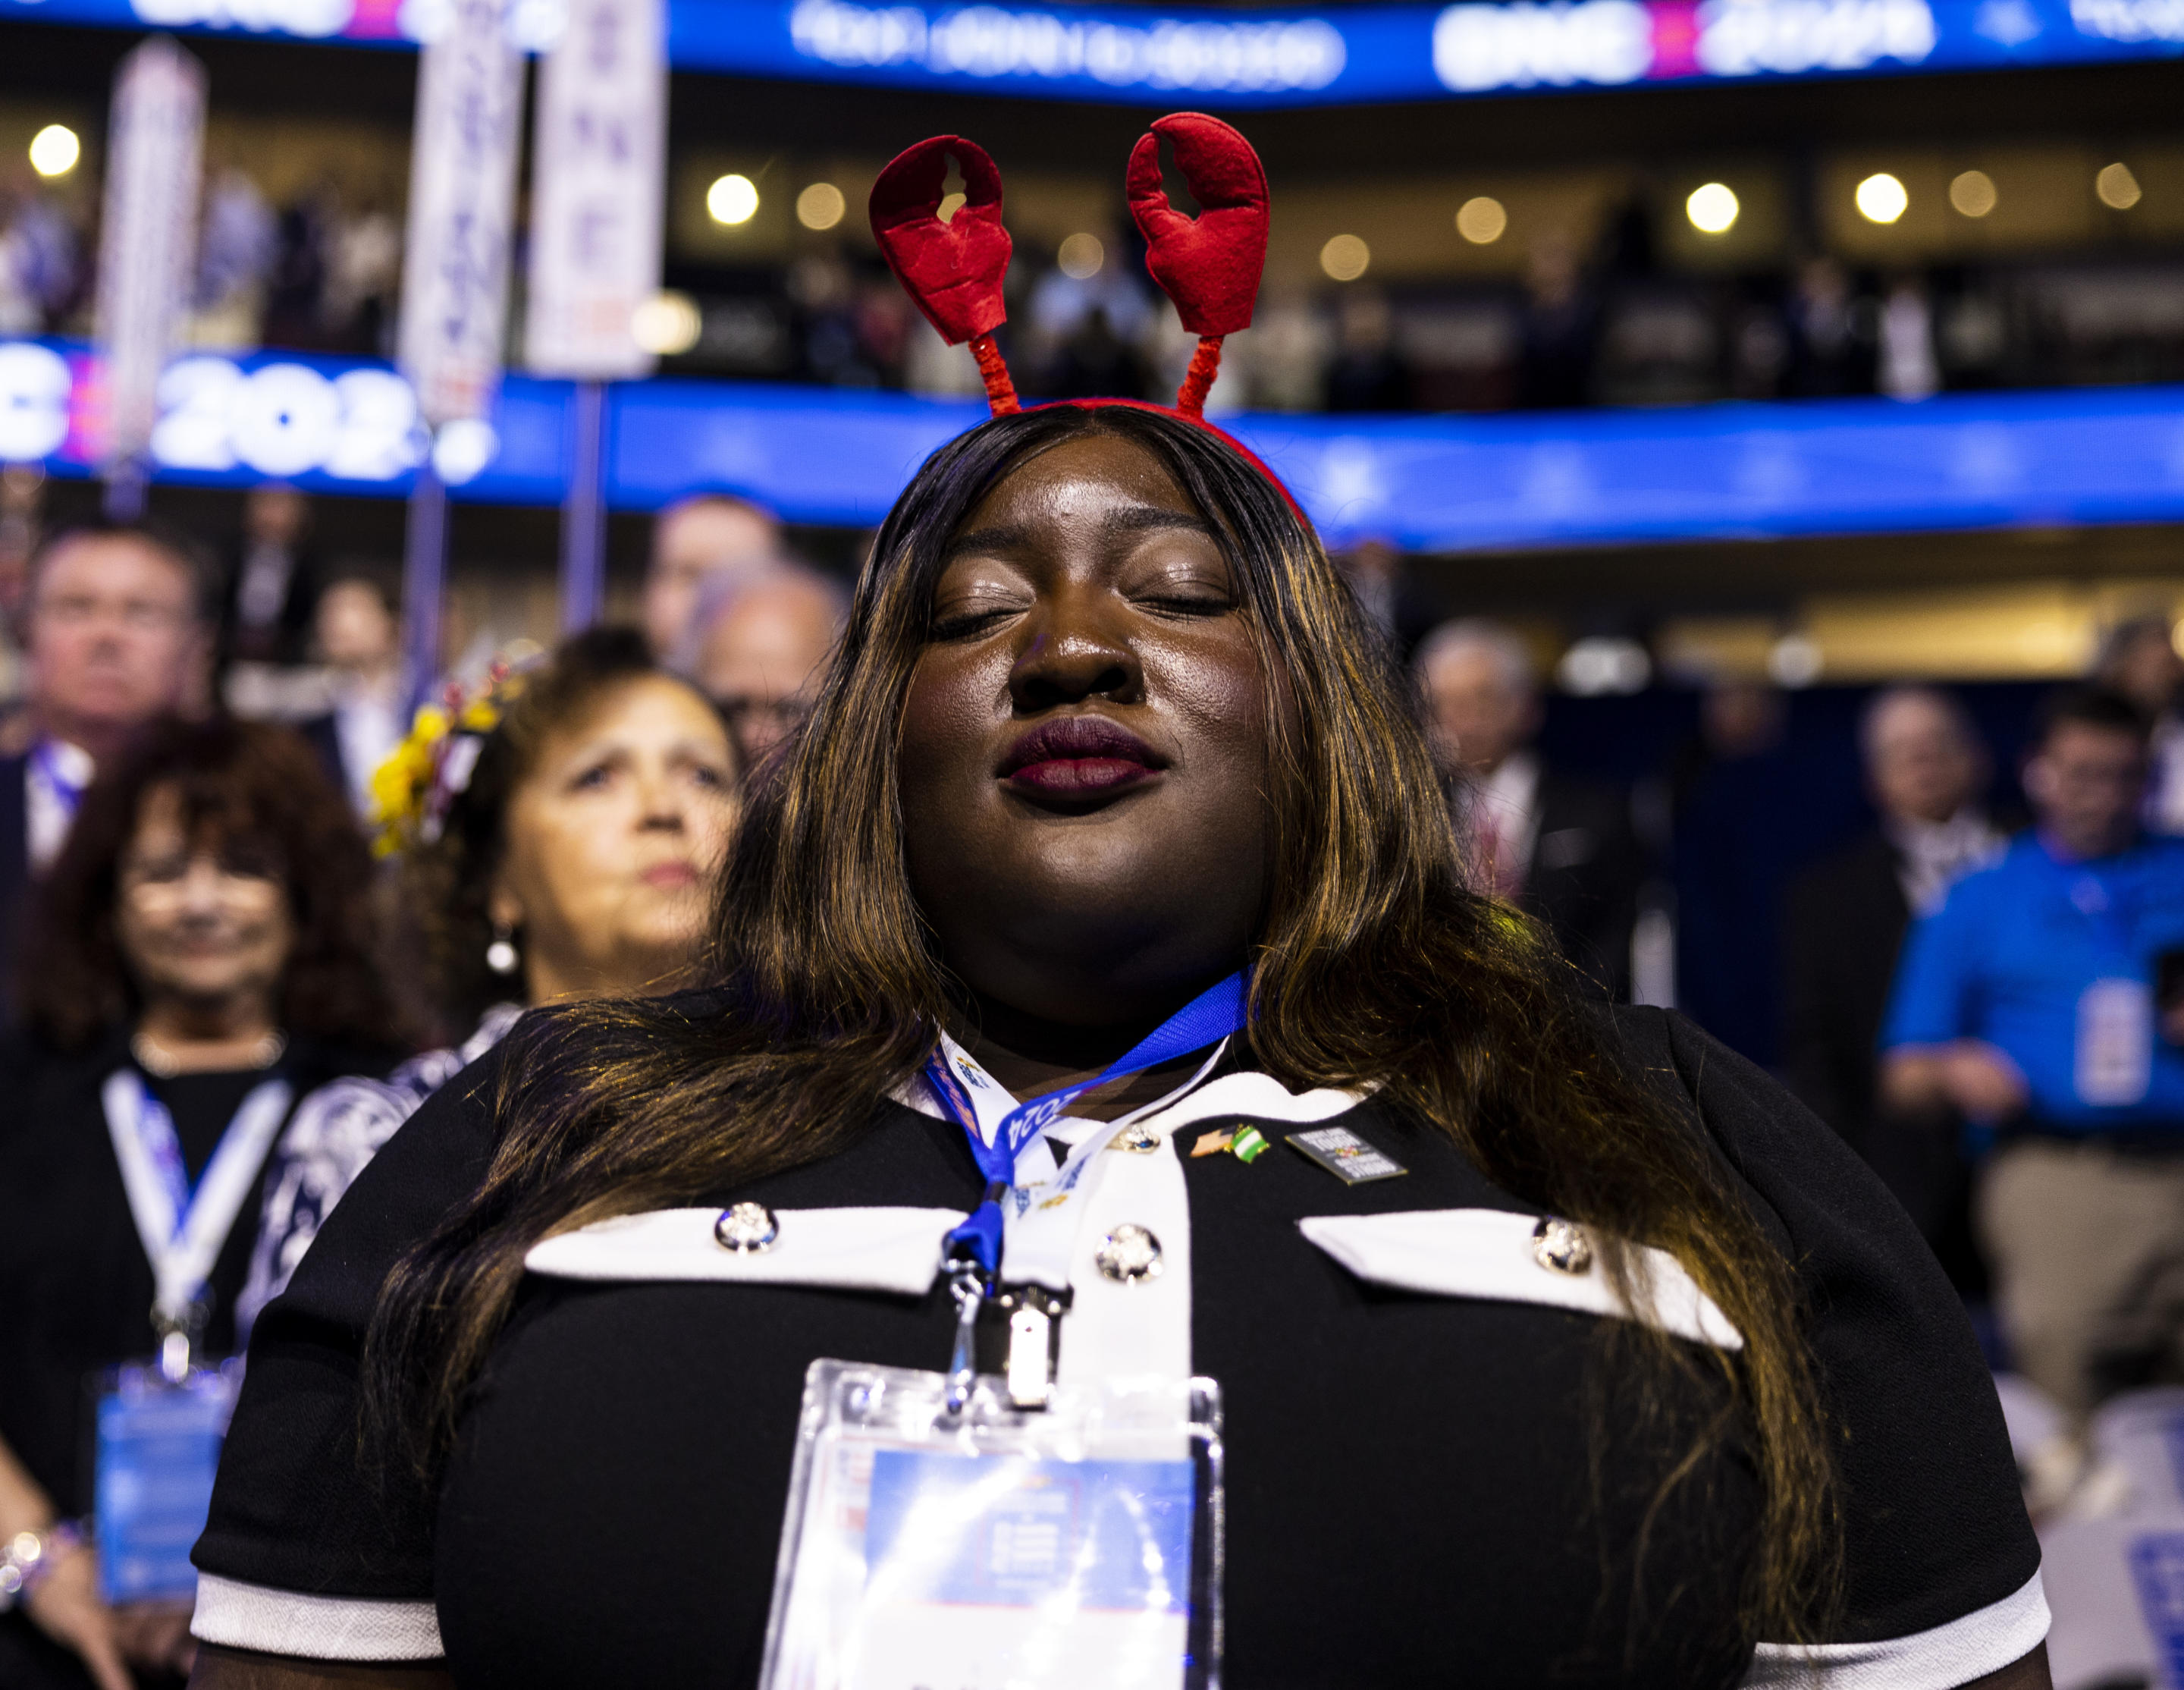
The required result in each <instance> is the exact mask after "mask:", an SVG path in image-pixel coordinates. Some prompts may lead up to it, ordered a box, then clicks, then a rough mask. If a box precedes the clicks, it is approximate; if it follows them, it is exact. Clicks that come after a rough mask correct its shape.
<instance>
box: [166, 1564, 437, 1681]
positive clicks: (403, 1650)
mask: <svg viewBox="0 0 2184 1690" xmlns="http://www.w3.org/2000/svg"><path fill="white" fill-rule="evenodd" d="M190 1635H191V1636H192V1637H195V1638H196V1639H197V1640H198V1642H199V1643H218V1644H220V1646H221V1647H223V1648H234V1649H254V1650H256V1651H257V1652H258V1653H259V1654H286V1655H294V1656H297V1657H298V1659H304V1660H438V1659H442V1658H443V1657H444V1656H445V1655H446V1654H447V1651H446V1650H445V1649H443V1648H441V1646H440V1614H439V1610H438V1609H437V1608H435V1607H434V1606H433V1605H432V1604H431V1603H429V1602H374V1601H370V1600H368V1599H366V1598H361V1597H349V1596H304V1595H303V1594H301V1593H300V1592H296V1591H292V1590H276V1589H274V1588H273V1587H270V1585H262V1584H245V1583H243V1582H242V1581H241V1580H240V1579H224V1578H217V1577H215V1576H213V1575H212V1574H210V1573H201V1574H199V1575H198V1606H197V1612H196V1613H195V1614H194V1615H192V1616H191V1619H190Z"/></svg>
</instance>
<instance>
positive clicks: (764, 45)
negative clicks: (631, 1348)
mask: <svg viewBox="0 0 2184 1690" xmlns="http://www.w3.org/2000/svg"><path fill="white" fill-rule="evenodd" d="M444 7H445V0H0V21H8V20H22V21H25V22H36V21H42V22H47V23H68V24H91V25H105V26H109V27H113V28H122V29H144V28H159V29H167V30H178V31H210V32H214V33H223V34H256V35H269V36H287V37H289V38H292V39H297V40H306V41H331V42H344V43H348V44H350V45H359V46H380V47H409V46H413V45H414V44H415V41H416V40H417V38H418V36H419V35H420V34H421V33H422V32H425V31H429V30H430V29H431V28H432V21H433V19H434V16H435V14H437V12H439V11H441V10H443V9H444ZM510 9H511V20H512V21H511V27H512V28H513V29H514V30H515V32H516V34H517V35H518V36H519V37H520V38H521V39H522V40H523V41H524V42H525V44H526V46H527V47H532V48H537V47H543V45H545V44H546V43H547V42H549V40H550V38H551V34H552V31H553V30H554V28H555V27H557V20H558V16H559V8H558V7H557V6H556V5H555V4H554V0H511V6H510ZM668 35H669V40H668V50H669V55H670V57H671V59H672V60H673V62H674V63H675V64H677V66H678V67H680V68H682V69H684V70H715V71H721V72H726V73H729V74H733V75H747V76H766V77H780V78H786V79H791V80H806V81H808V80H817V81H843V82H854V83H879V84H887V85H890V86H898V87H911V88H931V89H946V90H951V91H955V92H989V93H996V94H1012V95H1019V96H1029V97H1033V98H1047V99H1071V100H1099V101H1107V102H1114V103H1124V104H1131V105H1185V104H1188V105H1196V106H1212V107H1223V108H1229V107H1236V108H1248V107H1252V106H1282V105H1322V104H1341V103H1362V102H1369V101H1382V100H1426V99H1446V98H1456V97H1459V96H1464V95H1470V94H1487V93H1502V92H1510V91H1512V90H1520V89H1551V88H1580V87H1612V86H1622V85H1625V84H1630V83H1635V82H1645V81H1657V82H1658V81H1748V80H1751V79H1752V78H1755V77H1765V78H1773V77H1783V76H1793V77H1794V76H1825V75H1880V74H1886V73H1891V72H1900V71H1905V70H1988V69H1994V68H1997V67H2000V66H2005V65H2041V64H2073V63H2083V62H2093V61H2102V60H2112V59H2144V58H2161V57H2174V56H2176V55H2177V54H2178V53H2184V7H2180V6H2179V5H2177V4H2176V3H2175V0H1514V3H1502V0H1492V3H1487V0H1478V3H1470V0H1467V3H1459V4H1457V5H1451V6H1436V5H1389V6H1361V7H1356V8H1349V7H1345V8H1336V9H1334V10H1330V11H1329V12H1327V13H1325V14H1318V13H1313V12H1310V11H1303V10H1286V11H1264V12H1242V11H1229V10H1226V9H1219V10H1217V9H1212V8H1177V9H1174V10H1170V11H1160V10H1155V9H1152V8H1137V7H1128V8H1125V7H1115V6H1082V7H1079V6H1056V5H1018V4H997V5H986V4H972V5H962V4H948V3H941V4H919V3H913V0H672V3H671V6H670V11H669V31H668Z"/></svg>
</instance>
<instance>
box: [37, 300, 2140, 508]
mask: <svg viewBox="0 0 2184 1690" xmlns="http://www.w3.org/2000/svg"><path fill="white" fill-rule="evenodd" d="M91 375H92V371H91V360H90V359H89V357H88V355H87V354H86V352H85V351H84V349H82V348H81V347H80V346H74V345H70V344H66V343H60V342H35V341H13V342H0V461H25V460H36V461H42V462H43V463H44V464H45V465H46V466H47V469H48V470H49V471H52V472H53V474H55V475H59V476H68V477H81V476H85V475H87V474H89V473H90V472H91V467H90V466H91V465H92V462H93V460H94V454H93V451H92V446H91V443H90V429H91V427H92V424H93V412H92V393H93V383H92V381H91ZM162 405H163V414H162V416H161V419H160V422H159V430H158V432H157V433H156V434H155V435H154V438H153V448H154V452H155V454H156V455H158V457H159V460H160V461H159V463H158V464H157V465H156V466H155V469H154V479H155V481H158V482H171V483H175V484H183V485H197V486H214V487H246V486H249V485H252V484H253V483H255V482H259V481H263V480H265V479H268V478H280V479H285V480H288V481H291V482H294V483H295V484H296V485H297V486H298V487H301V488H306V489H308V490H310V491H313V492H322V493H330V494H367V495H379V496H387V497H391V496H398V495H400V494H406V493H407V492H408V491H409V481H410V477H411V466H413V465H414V463H415V455H416V451H417V440H418V436H417V434H416V432H415V404H414V403H413V402H412V401H411V400H410V399H409V390H408V389H407V388H405V387H404V385H403V384H402V382H401V381H400V379H399V378H398V376H395V375H393V372H392V371H388V370H387V369H386V368H385V367H384V366H383V365H370V364H361V363H356V362H354V361H344V360H331V359H319V358H300V357H296V356H293V355H292V354H278V353H272V354H269V353H260V354H253V355H252V356H249V357H245V358H240V359H237V358H229V357H226V356H215V355H209V354H192V355H191V356H190V357H188V358H186V359H183V360H179V361H178V362H177V363H176V364H175V365H174V366H173V367H172V368H170V370H169V371H168V374H167V377H166V381H165V382H164V387H163V392H162ZM984 415H985V411H984V408H983V405H981V404H976V403H972V402H966V401H961V400H939V399H919V398H916V397H913V396H911V395H907V394H899V393H847V392H841V391H837V390H830V389H825V388H806V387H786V386H767V385H760V384H755V383H744V382H696V381H672V380H660V381H652V382H633V383H629V384H626V385H622V386H619V387H616V388H614V389H613V390H612V397H611V404H610V412H609V421H608V440H609V448H608V450H609V459H608V477H607V496H608V499H609V501H610V503H611V504H612V505H614V506H615V507H616V509H619V510H656V509H657V508H659V507H660V505H665V504H666V503H668V502H669V501H670V500H671V499H679V498H682V497H684V496H685V495H687V494H693V493H701V492H709V491H720V492H730V493H737V494H744V495H745V496H746V497H749V498H752V499H757V500H759V501H760V503H762V504H765V505H769V506H771V507H772V509H774V510H777V511H778V512H779V513H780V514H781V515H782V516H783V517H785V518H787V519H788V521H790V522H811V523H824V524H830V525H838V526H844V527H869V526H872V525H873V524H876V523H877V522H879V520H880V518H881V517H882V516H884V515H885V514H886V512H887V509H888V507H889V505H891V504H892V503H893V502H894V498H895V496H896V494H899V493H900V491H901V489H902V488H903V485H904V483H905V482H907V481H908V480H909V478H910V477H911V475H912V474H913V473H914V472H915V471H916V470H917V466H918V465H919V464H920V463H922V461H923V460H924V459H925V457H926V456H927V455H928V454H929V453H931V452H932V451H933V449H935V448H936V447H938V446H939V445H940V444H942V443H944V441H946V440H948V439H950V438H953V437H954V436H955V435H956V434H957V433H959V432H961V431H962V430H963V429H965V428H967V427H971V426H972V424H973V423H975V422H977V421H979V419H980V418H981V417H983V416H984ZM1223 425H1224V426H1225V427H1228V428H1229V430H1230V432H1233V433H1234V434H1235V435H1236V437H1237V438H1239V439H1240V440H1242V441H1243V442H1244V443H1245V444H1247V445H1248V446H1250V447H1251V449H1252V450H1253V451H1255V452H1256V453H1257V454H1258V455H1259V456H1260V457H1261V458H1262V460H1265V462H1266V463H1267V464H1268V466H1271V467H1272V468H1273V470H1274V471H1275V472H1276V473H1277V474H1279V475H1280V476H1281V477H1283V478H1284V480H1285V481H1286V482H1288V483H1289V485H1290V488H1292V490H1293V491H1294V492H1295V494H1296V495H1297V497H1298V499H1300V500H1301V502H1302V504H1303V505H1304V506H1305V508H1306V509H1307V510H1308V511H1309V512H1310V513H1311V514H1312V518H1313V520H1314V521H1315V522H1318V524H1319V525H1320V527H1321V528H1322V530H1323V532H1324V533H1326V535H1327V536H1328V538H1329V539H1330V540H1335V541H1340V540H1343V539H1347V538H1360V537H1363V536H1368V535H1375V536H1383V537H1385V538H1388V539H1390V540H1391V541H1393V542H1394V543H1395V544H1398V545H1401V546H1402V547H1404V548H1406V549H1410V550H1413V551H1470V550H1487V549H1514V548H1523V547H1538V546H1583V545H1613V544H1643V543H1646V542H1658V541H1668V540H1705V539H1734V538H1781V537H1788V536H1792V535H1812V534H1857V533H1890V532H1905V531H1911V530H1919V529H1950V528H1955V529H1963V528H1989V527H2061V526H2073V525H2079V524H2086V523H2098V522H2184V388H2179V387H2159V388H2075V389H2065V390H2061V391H2056V392H2047V393H1988V394H1951V395H1946V396H1943V397H1942V398H1939V399H1928V400H1925V401H1924V402H1922V403H1919V404H1900V403H1898V402H1897V401H1894V400H1890V399H1832V400H1801V401H1792V402H1787V403H1775V404H1713V405H1694V406H1691V407H1689V408H1685V409H1680V410H1599V411H1567V412H1536V413H1519V414H1512V415H1507V416H1369V417H1367V416H1263V415H1262V416H1239V417H1234V418H1229V419H1224V420H1223ZM570 439H571V404H570V388H569V387H568V384H567V383H565V382H545V381H538V380H533V379H532V378H529V377H526V376H511V377H510V379H509V381H508V382H507V383H506V385H505V387H504V389H503V391H502V394H501V399H500V403H499V408H498V410H496V412H495V415H494V416H493V422H492V426H491V427H490V428H484V427H477V426H472V427H471V428H469V429H467V430H465V429H461V428H458V429H456V430H453V431H449V432H447V433H445V434H443V438H442V441H441V443H440V446H439V448H438V454H437V455H438V458H439V461H440V463H441V466H442V469H443V474H445V475H446V476H447V477H448V478H449V479H450V480H451V481H452V482H454V496H455V497H456V498H458V499H465V500H471V501H477V502H483V503H499V504H510V505H551V504H555V503H558V502H559V501H560V497H561V493H562V489H563V488H564V486H565V481H566V466H567V461H568V458H567V455H568V453H569V450H570Z"/></svg>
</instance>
